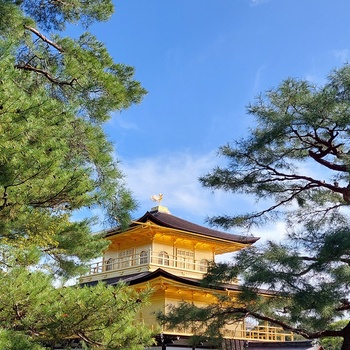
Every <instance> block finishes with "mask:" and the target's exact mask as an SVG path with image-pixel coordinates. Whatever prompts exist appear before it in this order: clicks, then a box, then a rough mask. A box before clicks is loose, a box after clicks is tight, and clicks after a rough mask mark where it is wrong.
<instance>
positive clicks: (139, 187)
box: [91, 0, 350, 237]
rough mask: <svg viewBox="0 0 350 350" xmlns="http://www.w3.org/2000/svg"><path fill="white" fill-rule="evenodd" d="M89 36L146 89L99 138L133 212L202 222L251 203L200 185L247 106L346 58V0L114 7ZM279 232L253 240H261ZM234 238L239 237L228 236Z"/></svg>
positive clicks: (349, 36)
mask: <svg viewBox="0 0 350 350" xmlns="http://www.w3.org/2000/svg"><path fill="white" fill-rule="evenodd" d="M115 8H116V13H115V15H114V16H113V17H112V19H111V20H110V21H109V22H106V23H100V24H98V25H94V26H93V27H92V28H91V31H92V32H93V33H94V34H95V35H96V36H97V37H98V38H99V39H100V40H101V41H103V42H104V43H105V44H106V45H107V47H108V49H109V51H110V53H111V55H112V56H113V57H114V59H115V61H116V62H122V63H125V64H127V65H131V66H134V67H135V70H136V75H135V76H136V79H137V80H139V81H141V83H142V85H143V86H144V87H145V88H146V89H147V90H148V94H147V96H145V98H144V100H143V102H142V103H141V104H140V105H137V106H133V107H132V108H130V109H128V110H126V111H123V112H122V113H115V114H114V115H113V118H112V119H111V121H110V122H109V123H108V124H107V125H106V131H107V133H108V136H109V138H110V140H111V141H113V143H114V145H115V148H116V157H117V158H118V159H120V160H121V166H122V169H123V171H124V173H125V175H126V181H127V184H128V186H129V187H130V189H131V190H132V191H133V193H134V196H135V198H136V199H137V200H138V202H139V204H140V207H139V210H138V211H137V212H135V213H134V216H135V218H137V217H138V216H140V215H142V214H143V213H144V212H145V211H146V210H149V209H150V208H151V207H152V206H154V205H155V204H154V203H153V202H152V201H151V200H150V196H151V195H153V194H158V193H163V195H164V199H163V201H162V205H164V206H167V207H168V208H169V209H170V211H171V212H172V213H173V214H174V215H177V216H180V217H182V218H184V219H187V220H190V221H193V222H196V223H199V224H204V223H205V219H206V217H207V216H211V215H217V214H230V213H231V214H232V213H236V212H240V211H242V210H244V211H245V210H251V209H252V208H254V206H255V205H256V203H254V201H253V200H252V199H251V198H246V197H242V196H233V195H231V194H226V193H222V192H215V193H211V192H210V190H208V189H205V188H203V187H202V186H201V185H200V183H199V182H198V177H199V176H201V175H204V174H205V173H207V172H209V171H210V169H212V168H213V167H214V166H215V165H217V164H219V163H220V162H223V161H224V160H223V159H221V158H218V157H217V149H218V147H219V146H221V145H223V144H226V143H227V142H232V141H234V140H235V139H237V138H240V137H242V136H244V135H246V134H247V132H248V128H249V126H252V125H253V120H252V118H251V117H250V116H248V115H247V114H246V106H247V105H248V103H249V102H253V100H254V97H256V96H257V95H258V94H259V93H260V92H264V91H266V90H267V89H269V88H272V87H275V86H277V85H278V84H279V83H280V82H281V81H282V80H283V79H285V78H287V77H296V78H306V79H309V80H310V81H312V82H315V83H317V84H322V83H323V82H324V79H325V77H326V76H327V75H328V74H329V73H330V71H331V70H332V69H335V68H337V67H340V66H342V65H343V64H344V63H345V62H347V61H348V59H349V52H350V51H349V50H350V21H349V19H348V16H349V13H350V2H349V1H348V0H172V1H170V0H168V1H165V0H147V1H146V0H118V1H115ZM282 231H283V225H281V224H278V225H277V226H271V227H267V228H265V229H263V230H259V231H254V232H253V234H255V235H258V236H262V237H269V236H271V235H274V234H275V232H279V233H282ZM233 232H237V233H242V231H237V230H236V231H235V230H234V231H233Z"/></svg>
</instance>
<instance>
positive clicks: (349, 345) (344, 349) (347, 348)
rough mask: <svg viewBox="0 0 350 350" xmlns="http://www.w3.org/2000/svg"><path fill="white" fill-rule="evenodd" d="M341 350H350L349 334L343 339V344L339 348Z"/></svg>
mask: <svg viewBox="0 0 350 350" xmlns="http://www.w3.org/2000/svg"><path fill="white" fill-rule="evenodd" d="M341 350H350V334H348V335H346V336H345V337H344V341H343V344H342V346H341Z"/></svg>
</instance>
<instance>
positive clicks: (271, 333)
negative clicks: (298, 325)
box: [141, 318, 294, 342]
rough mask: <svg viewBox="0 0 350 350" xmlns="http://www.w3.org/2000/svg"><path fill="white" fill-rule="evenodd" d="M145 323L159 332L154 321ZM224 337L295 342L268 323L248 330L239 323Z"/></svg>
mask: <svg viewBox="0 0 350 350" xmlns="http://www.w3.org/2000/svg"><path fill="white" fill-rule="evenodd" d="M141 322H144V323H146V324H148V325H150V326H151V328H152V329H153V330H154V331H158V330H159V325H158V324H157V322H156V321H155V320H154V319H150V318H149V319H147V318H146V319H143V320H142V321H141ZM161 331H162V333H164V334H169V335H179V336H192V335H194V334H198V330H197V329H193V328H191V327H181V326H179V327H176V328H167V327H162V330H161ZM221 332H222V335H223V337H224V338H228V339H239V340H251V341H253V340H256V341H266V342H276V341H281V342H285V341H293V340H294V335H293V333H291V332H287V331H284V330H283V329H282V328H280V327H275V326H271V325H269V324H268V323H266V324H264V325H259V326H256V327H254V328H252V329H251V328H247V327H246V324H245V323H244V322H240V323H237V324H236V326H235V327H234V328H232V325H231V329H222V330H221Z"/></svg>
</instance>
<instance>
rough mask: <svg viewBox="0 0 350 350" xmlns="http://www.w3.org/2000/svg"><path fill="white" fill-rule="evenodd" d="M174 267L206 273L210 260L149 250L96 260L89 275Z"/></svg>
mask: <svg viewBox="0 0 350 350" xmlns="http://www.w3.org/2000/svg"><path fill="white" fill-rule="evenodd" d="M147 266H149V267H150V266H152V267H155V268H158V267H163V268H168V267H170V268H174V269H178V270H186V271H195V272H199V273H202V274H204V273H206V272H207V268H208V261H207V260H205V259H202V260H195V259H192V258H189V257H182V256H180V257H179V256H175V255H169V254H167V253H165V252H158V253H155V252H153V253H152V252H147V254H145V255H140V256H137V257H134V256H125V257H122V258H115V259H112V258H110V259H108V260H102V261H98V262H95V263H93V264H91V265H90V272H89V275H94V274H99V273H106V272H111V271H123V270H128V269H131V268H134V267H147Z"/></svg>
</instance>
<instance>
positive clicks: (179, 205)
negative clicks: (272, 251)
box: [122, 152, 285, 240]
mask: <svg viewBox="0 0 350 350" xmlns="http://www.w3.org/2000/svg"><path fill="white" fill-rule="evenodd" d="M221 161H222V158H218V157H217V156H216V155H215V154H214V153H210V154H204V155H191V154H189V153H186V152H184V153H173V154H167V155H157V156H155V157H152V158H139V159H134V160H133V161H125V162H124V161H123V162H122V168H123V171H124V173H125V175H126V182H127V184H128V187H129V188H130V189H131V190H132V191H133V193H134V197H135V198H136V199H137V200H138V201H139V210H138V212H137V213H136V215H135V216H136V217H137V216H139V215H143V213H144V212H146V211H147V210H150V209H151V207H153V206H156V205H157V204H156V203H154V202H152V201H151V199H150V197H151V196H152V195H153V194H159V193H162V194H163V201H162V202H161V205H164V206H166V207H168V208H169V210H170V211H171V213H172V214H174V215H176V216H179V217H181V218H183V219H185V220H189V221H192V222H195V223H198V224H200V225H206V223H205V220H206V218H207V217H211V216H215V215H224V214H227V215H233V214H238V213H245V212H249V211H254V210H256V207H257V203H255V201H254V199H253V198H252V197H249V196H244V195H237V194H232V193H227V192H224V191H215V192H214V193H212V192H211V191H210V190H209V189H206V188H203V187H202V185H201V184H200V182H199V181H198V178H199V177H200V176H202V175H205V174H206V173H208V172H209V171H210V170H211V169H212V168H214V167H215V166H217V165H219V163H220V162H221ZM284 231H285V230H284V228H283V226H282V224H277V225H274V224H271V225H270V226H268V227H265V228H264V229H259V230H254V231H252V232H249V234H253V235H254V236H259V237H261V238H262V240H265V239H272V238H275V239H276V238H279V237H282V234H284ZM231 232H233V233H237V234H247V232H244V231H243V230H241V229H232V230H231Z"/></svg>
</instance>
